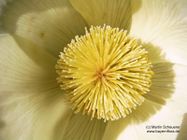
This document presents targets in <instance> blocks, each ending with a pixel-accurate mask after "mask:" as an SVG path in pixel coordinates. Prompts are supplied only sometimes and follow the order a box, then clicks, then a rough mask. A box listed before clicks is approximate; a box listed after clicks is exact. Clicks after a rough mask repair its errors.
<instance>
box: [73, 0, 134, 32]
mask: <svg viewBox="0 0 187 140" xmlns="http://www.w3.org/2000/svg"><path fill="white" fill-rule="evenodd" d="M70 2H71V3H72V5H73V7H74V8H75V9H76V10H77V11H78V12H79V13H80V14H81V15H82V16H83V17H84V19H85V20H86V21H87V22H88V23H89V25H103V24H108V25H110V26H112V27H120V28H125V29H127V28H128V27H129V24H130V22H131V15H132V13H131V6H130V5H131V2H130V0H70Z"/></svg>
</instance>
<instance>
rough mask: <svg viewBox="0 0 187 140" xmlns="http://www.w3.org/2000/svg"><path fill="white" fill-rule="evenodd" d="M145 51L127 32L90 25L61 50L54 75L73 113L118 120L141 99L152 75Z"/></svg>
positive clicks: (140, 102)
mask: <svg viewBox="0 0 187 140" xmlns="http://www.w3.org/2000/svg"><path fill="white" fill-rule="evenodd" d="M147 53H148V52H147V51H146V50H145V49H144V47H143V46H142V45H141V44H140V43H139V42H138V41H137V40H136V39H134V38H131V37H129V36H128V35H127V32H126V31H124V30H120V29H118V28H111V27H110V26H105V25H104V26H103V27H101V26H97V27H93V26H92V27H91V28H90V30H89V31H88V30H87V29H86V34H85V35H84V36H81V37H78V36H77V37H75V40H72V41H71V43H70V44H68V46H67V47H66V48H65V49H64V52H61V53H60V59H59V60H58V62H57V65H56V71H57V73H58V75H59V77H58V78H57V81H58V83H59V84H60V86H61V88H62V89H63V90H66V95H67V98H68V99H69V101H70V102H71V104H72V108H73V110H74V111H75V113H78V112H82V113H83V114H87V115H90V116H91V118H97V119H104V120H105V121H106V120H117V119H119V118H122V117H125V116H126V115H128V114H129V113H131V112H132V110H133V109H135V108H136V107H137V106H139V105H141V104H142V103H143V101H144V94H146V93H147V92H148V91H149V88H150V86H151V78H152V75H153V72H152V65H151V63H150V62H149V59H148V54H147Z"/></svg>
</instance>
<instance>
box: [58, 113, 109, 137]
mask: <svg viewBox="0 0 187 140" xmlns="http://www.w3.org/2000/svg"><path fill="white" fill-rule="evenodd" d="M65 122H66V124H65V125H66V127H65V128H64V129H63V130H62V131H59V133H61V139H59V140H102V137H103V134H104V131H105V127H106V125H107V123H105V122H104V121H103V120H97V119H93V120H91V118H90V117H89V116H84V115H82V114H74V113H70V115H69V119H67V120H66V121H65ZM61 126H62V124H61V123H60V124H59V128H62V127H61ZM62 132H63V133H62ZM55 140H56V139H55Z"/></svg>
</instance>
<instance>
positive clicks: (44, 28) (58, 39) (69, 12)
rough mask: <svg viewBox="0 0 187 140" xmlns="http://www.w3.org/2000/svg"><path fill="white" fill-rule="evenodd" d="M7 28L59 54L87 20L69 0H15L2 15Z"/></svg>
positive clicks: (10, 31)
mask: <svg viewBox="0 0 187 140" xmlns="http://www.w3.org/2000/svg"><path fill="white" fill-rule="evenodd" d="M2 20H3V25H4V28H5V29H6V30H7V31H8V32H9V33H12V34H16V35H17V36H19V37H22V38H25V39H27V40H29V41H32V42H33V43H35V44H36V45H37V46H40V47H42V48H44V49H47V50H48V51H49V52H51V53H52V54H53V55H55V56H56V57H58V54H59V52H60V51H61V50H62V49H63V47H64V46H66V45H67V44H68V43H70V41H71V39H72V38H74V37H75V35H80V34H82V33H84V28H85V26H86V23H85V22H84V20H83V18H82V17H81V16H80V15H79V14H78V13H77V12H76V11H75V10H74V9H73V8H72V7H71V5H70V4H69V3H68V1H67V0H53V1H51V0H40V2H38V1H37V0H30V1H28V0H16V1H13V2H11V3H9V4H8V5H7V6H6V8H5V11H4V14H3V18H2Z"/></svg>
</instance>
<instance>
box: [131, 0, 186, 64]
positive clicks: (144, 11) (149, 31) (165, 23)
mask: <svg viewBox="0 0 187 140" xmlns="http://www.w3.org/2000/svg"><path fill="white" fill-rule="evenodd" d="M134 5H135V6H134ZM134 7H135V8H134ZM186 7H187V3H186V2H185V0H151V1H150V0H142V2H141V6H140V9H139V10H138V11H137V12H136V13H135V14H133V17H132V24H131V30H130V33H131V34H132V35H133V36H135V37H137V38H140V39H142V40H143V41H145V42H151V43H153V44H154V45H156V46H159V47H160V48H161V49H162V50H163V52H164V53H165V56H166V58H167V59H168V60H169V61H171V62H175V63H180V64H187V61H186V59H187V53H186V52H187V50H186V45H187V20H186V18H187V14H186V13H184V10H185V9H186ZM132 9H133V10H132V11H134V10H137V8H136V1H134V2H133V3H132Z"/></svg>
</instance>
